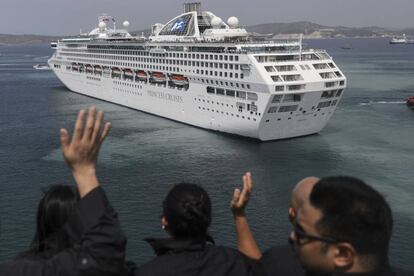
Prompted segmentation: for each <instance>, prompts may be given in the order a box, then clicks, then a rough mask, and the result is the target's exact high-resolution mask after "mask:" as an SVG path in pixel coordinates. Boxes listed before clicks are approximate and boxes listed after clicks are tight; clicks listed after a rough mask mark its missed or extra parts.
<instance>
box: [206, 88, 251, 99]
mask: <svg viewBox="0 0 414 276" xmlns="http://www.w3.org/2000/svg"><path fill="white" fill-rule="evenodd" d="M207 93H208V94H216V95H221V96H228V97H237V98H239V99H243V100H246V99H247V100H249V101H257V100H258V96H257V94H256V93H252V92H244V91H235V90H231V89H223V88H215V87H212V86H207Z"/></svg>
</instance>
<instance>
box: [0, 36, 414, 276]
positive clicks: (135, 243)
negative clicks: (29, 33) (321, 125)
mask: <svg viewBox="0 0 414 276" xmlns="http://www.w3.org/2000/svg"><path fill="white" fill-rule="evenodd" d="M306 44H307V47H309V48H325V49H327V50H328V52H329V54H330V55H332V56H333V57H334V59H335V61H336V63H337V64H338V66H339V67H340V68H341V69H342V71H343V72H344V74H345V75H346V76H347V78H348V88H347V89H346V91H345V94H344V97H343V100H342V101H341V103H340V104H339V106H338V109H337V110H336V112H335V114H334V116H333V117H332V119H331V120H330V122H329V123H328V125H327V127H326V128H325V129H324V130H323V131H321V132H320V133H319V134H317V135H312V136H307V137H302V138H296V139H289V140H282V141H274V142H266V143H260V142H257V141H253V140H249V139H243V138H240V137H236V136H230V135H224V134H220V133H216V132H212V131H206V130H203V129H198V128H195V127H191V126H188V125H184V124H181V123H178V122H173V121H170V120H167V119H163V118H159V117H156V116H152V115H149V114H145V113H142V112H139V111H136V110H131V109H128V108H125V107H122V106H117V105H114V104H111V103H107V102H102V101H99V100H96V99H93V98H88V97H85V96H82V95H79V94H75V93H71V92H70V91H69V90H67V89H66V88H65V87H64V86H63V85H62V83H61V82H60V81H59V80H58V79H57V78H56V77H55V76H54V74H53V73H52V72H51V71H40V70H34V69H33V68H32V66H33V65H34V64H37V63H45V62H46V61H47V58H48V57H49V56H50V55H51V53H52V50H51V49H50V48H49V46H48V45H30V46H28V45H24V46H5V45H3V46H0V222H1V226H0V231H1V233H0V261H4V260H8V259H11V258H13V257H14V256H15V254H16V253H18V252H19V251H22V250H25V249H27V248H28V246H29V243H30V241H31V238H32V236H33V234H34V225H35V213H36V207H37V203H38V201H39V199H40V197H41V195H42V190H43V189H44V188H45V187H47V186H48V185H51V184H73V183H74V182H73V180H72V178H71V174H70V172H69V170H68V169H67V168H66V167H65V163H64V162H63V160H62V157H61V153H60V149H59V128H60V127H62V126H64V127H72V125H73V123H74V121H75V118H76V114H77V112H78V111H79V109H81V108H87V107H88V106H90V105H96V106H97V107H98V108H99V109H102V110H104V111H105V112H106V119H107V120H108V121H110V122H112V124H113V129H112V131H111V133H110V136H109V137H108V139H107V141H106V142H105V144H104V146H103V148H102V153H101V156H100V159H99V171H98V173H99V177H100V181H101V183H102V185H103V186H104V188H105V189H106V191H107V193H108V196H109V198H110V199H111V201H112V203H113V205H114V206H115V208H116V209H117V210H118V212H119V216H120V219H121V222H122V226H123V228H124V230H125V232H126V233H127V235H128V259H130V260H134V261H136V262H138V263H142V262H144V261H146V260H149V259H150V258H151V257H152V256H153V253H152V251H151V249H150V247H149V246H148V245H147V244H146V243H145V242H144V241H143V239H144V238H145V237H148V236H157V237H163V236H165V234H164V232H163V230H162V229H161V226H160V214H161V202H162V199H163V197H164V196H165V194H166V193H167V191H168V190H169V189H170V188H171V186H172V185H173V184H174V183H177V182H180V181H190V182H195V183H199V184H201V185H203V186H204V187H205V188H206V189H207V190H208V192H209V194H210V196H211V198H212V201H213V223H212V227H211V229H210V233H211V234H212V236H213V237H214V238H215V240H216V243H217V244H222V245H227V246H232V247H235V231H234V227H233V220H232V216H231V212H230V210H229V204H230V200H231V197H232V193H233V189H234V188H235V187H240V186H241V176H242V174H243V173H244V172H245V171H251V172H252V173H253V178H254V184H255V186H254V192H253V195H252V198H251V202H250V203H249V206H248V210H247V212H248V217H249V220H250V223H251V227H252V229H253V232H254V235H255V237H256V239H257V241H258V243H259V245H260V248H261V249H263V250H264V249H266V248H268V247H270V246H272V245H277V244H284V243H286V242H287V237H288V235H289V231H290V225H289V222H288V219H287V208H288V205H289V197H290V191H291V189H292V187H293V186H294V185H295V183H296V182H297V181H298V180H300V179H301V178H303V177H306V176H309V175H316V176H320V177H324V176H330V175H352V176H356V177H360V178H362V179H363V180H365V181H366V182H367V183H369V184H371V185H372V186H374V187H375V188H376V189H378V190H379V191H381V193H383V194H384V195H385V196H386V198H387V200H388V202H389V203H390V205H391V207H392V209H393V213H394V219H395V228H394V233H393V238H392V242H391V262H392V263H393V264H394V265H396V266H400V267H403V268H406V269H412V270H414V263H413V261H412V260H413V259H414V250H413V246H414V201H413V199H414V110H410V109H409V108H407V106H406V105H405V98H406V97H407V96H410V95H414V45H389V44H388V40H386V39H333V40H309V41H306ZM348 44H349V45H351V46H352V49H350V50H343V49H341V46H343V45H348Z"/></svg>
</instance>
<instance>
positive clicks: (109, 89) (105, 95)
mask: <svg viewBox="0 0 414 276" xmlns="http://www.w3.org/2000/svg"><path fill="white" fill-rule="evenodd" d="M53 70H54V72H55V74H56V75H57V77H58V78H59V79H60V80H61V81H62V82H63V84H64V85H65V86H66V87H67V88H68V89H69V90H71V91H73V92H76V93H80V94H83V95H86V96H90V97H94V98H97V99H102V100H104V101H108V102H112V103H115V104H119V105H122V106H126V107H129V108H133V109H136V110H140V111H144V112H147V113H151V114H154V115H157V116H161V117H165V118H168V119H172V120H175V121H178V122H182V123H185V124H189V125H193V126H197V127H200V128H204V129H210V130H214V131H219V132H225V133H229V134H235V135H240V136H245V137H250V138H254V139H259V140H261V141H269V140H277V139H286V138H293V137H298V136H305V135H310V134H315V133H318V132H319V131H321V130H322V129H323V128H324V127H325V125H326V124H327V122H328V121H329V119H330V117H331V115H332V114H333V111H334V109H335V106H333V107H329V108H327V109H323V110H322V111H317V110H314V111H313V112H310V111H311V110H312V107H314V106H315V105H317V103H318V101H319V99H320V97H321V93H322V92H321V91H315V92H307V93H306V94H305V97H304V99H303V102H302V107H301V109H303V110H309V111H308V112H287V113H276V114H267V113H265V114H264V115H263V114H262V112H259V113H258V114H259V115H255V114H252V112H247V111H246V110H244V111H242V112H237V111H236V112H234V108H230V106H232V105H234V104H235V102H232V101H231V100H229V99H227V98H226V97H224V96H223V97H217V96H216V95H213V96H210V95H206V93H205V91H206V85H204V84H191V86H190V89H188V90H187V91H184V90H183V89H180V88H175V89H171V88H167V87H165V86H163V85H158V84H149V83H144V82H134V81H132V80H122V79H118V78H111V77H103V76H98V75H94V74H85V73H78V72H71V71H65V70H64V69H56V68H53ZM271 97H272V95H270V94H262V95H260V96H259V99H258V102H259V103H262V105H265V106H267V103H268V102H269V101H270V98H271ZM227 105H228V106H229V107H227Z"/></svg>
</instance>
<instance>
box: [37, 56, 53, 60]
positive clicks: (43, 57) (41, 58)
mask: <svg viewBox="0 0 414 276" xmlns="http://www.w3.org/2000/svg"><path fill="white" fill-rule="evenodd" d="M48 58H49V56H42V57H35V58H33V60H47V59H48Z"/></svg>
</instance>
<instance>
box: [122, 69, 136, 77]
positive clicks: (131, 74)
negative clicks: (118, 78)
mask: <svg viewBox="0 0 414 276" xmlns="http://www.w3.org/2000/svg"><path fill="white" fill-rule="evenodd" d="M124 75H125V76H128V77H133V76H134V73H132V70H131V69H124Z"/></svg>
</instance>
